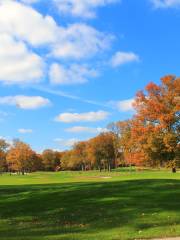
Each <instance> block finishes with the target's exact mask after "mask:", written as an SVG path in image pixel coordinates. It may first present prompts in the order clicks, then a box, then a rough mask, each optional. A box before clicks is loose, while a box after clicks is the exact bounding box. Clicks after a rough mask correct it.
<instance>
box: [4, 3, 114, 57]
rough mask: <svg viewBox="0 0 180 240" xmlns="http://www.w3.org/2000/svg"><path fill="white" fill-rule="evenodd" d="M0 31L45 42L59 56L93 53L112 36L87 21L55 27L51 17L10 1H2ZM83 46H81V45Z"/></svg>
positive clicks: (38, 43) (28, 41)
mask: <svg viewBox="0 0 180 240" xmlns="http://www.w3.org/2000/svg"><path fill="white" fill-rule="evenodd" d="M1 1H2V2H1V3H0V33H2V32H3V33H8V34H11V35H13V36H15V37H16V38H17V39H20V40H23V41H25V42H27V43H29V44H31V45H33V46H35V47H38V46H41V45H45V44H48V47H49V48H50V51H52V55H54V56H56V57H60V58H67V57H71V58H82V57H87V56H89V55H90V56H92V55H94V54H96V53H97V52H99V51H101V50H104V49H105V48H107V47H108V46H109V43H110V42H111V39H112V37H111V36H109V35H107V34H103V33H101V32H99V31H97V30H96V29H95V28H93V27H90V26H88V25H87V24H82V23H79V24H72V25H69V26H67V27H62V26H58V25H57V24H56V22H55V21H54V19H53V18H52V17H51V16H48V15H47V16H43V15H41V14H40V13H39V12H37V11H36V10H35V9H33V8H31V7H30V6H28V5H24V4H21V3H18V2H15V1H11V0H1ZM82 46H83V47H82Z"/></svg>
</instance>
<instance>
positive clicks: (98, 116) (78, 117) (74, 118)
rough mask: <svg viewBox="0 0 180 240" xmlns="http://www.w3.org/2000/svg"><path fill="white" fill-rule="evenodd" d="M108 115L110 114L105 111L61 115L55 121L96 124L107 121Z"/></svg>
mask: <svg viewBox="0 0 180 240" xmlns="http://www.w3.org/2000/svg"><path fill="white" fill-rule="evenodd" d="M108 115H109V113H108V112H105V111H98V112H86V113H61V114H59V115H58V116H57V117H56V118H55V120H56V121H58V122H64V123H72V122H96V121H101V120H104V119H106V118H107V117H108Z"/></svg>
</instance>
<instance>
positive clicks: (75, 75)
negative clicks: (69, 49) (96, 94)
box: [49, 63, 97, 84]
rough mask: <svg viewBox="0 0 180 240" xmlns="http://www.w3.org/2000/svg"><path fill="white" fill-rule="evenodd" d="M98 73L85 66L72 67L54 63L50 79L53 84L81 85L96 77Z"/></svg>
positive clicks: (76, 65)
mask: <svg viewBox="0 0 180 240" xmlns="http://www.w3.org/2000/svg"><path fill="white" fill-rule="evenodd" d="M96 76H97V72H96V71H95V70H93V69H89V68H88V67H86V66H84V65H79V64H73V65H71V66H70V67H64V66H63V65H60V64H57V63H54V64H52V65H51V67H50V72H49V78H50V82H51V83H53V84H77V83H79V84H81V83H85V82H87V81H88V78H90V77H96Z"/></svg>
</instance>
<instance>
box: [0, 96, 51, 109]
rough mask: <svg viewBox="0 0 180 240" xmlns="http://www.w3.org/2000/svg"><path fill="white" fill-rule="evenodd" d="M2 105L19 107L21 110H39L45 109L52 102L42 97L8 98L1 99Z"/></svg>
mask: <svg viewBox="0 0 180 240" xmlns="http://www.w3.org/2000/svg"><path fill="white" fill-rule="evenodd" d="M0 104H3V105H10V106H17V107H18V108H21V109H37V108H40V107H45V106H48V105H49V104H50V101H49V100H48V99H47V98H43V97H40V96H34V97H33V96H23V95H17V96H6V97H0Z"/></svg>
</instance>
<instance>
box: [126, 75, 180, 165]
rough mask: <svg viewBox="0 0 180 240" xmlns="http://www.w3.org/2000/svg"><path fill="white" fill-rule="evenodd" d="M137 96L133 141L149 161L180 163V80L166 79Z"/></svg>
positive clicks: (153, 84)
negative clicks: (176, 161) (179, 159)
mask: <svg viewBox="0 0 180 240" xmlns="http://www.w3.org/2000/svg"><path fill="white" fill-rule="evenodd" d="M145 90H146V92H143V91H140V92H138V93H137V95H136V99H135V104H134V107H135V109H136V111H137V114H136V115H135V117H134V119H133V126H132V129H131V130H132V131H131V133H132V139H133V141H134V142H136V148H137V149H140V150H141V151H142V152H143V153H144V155H145V157H146V159H147V161H148V162H153V163H155V162H156V161H157V160H158V161H159V163H160V165H161V166H162V165H164V164H165V163H167V162H168V161H173V160H175V159H177V160H178V158H179V157H178V156H179V148H180V147H179V144H180V78H176V77H175V76H165V77H163V78H162V79H161V85H159V86H158V85H156V84H155V83H149V84H148V85H147V86H146V88H145Z"/></svg>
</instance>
